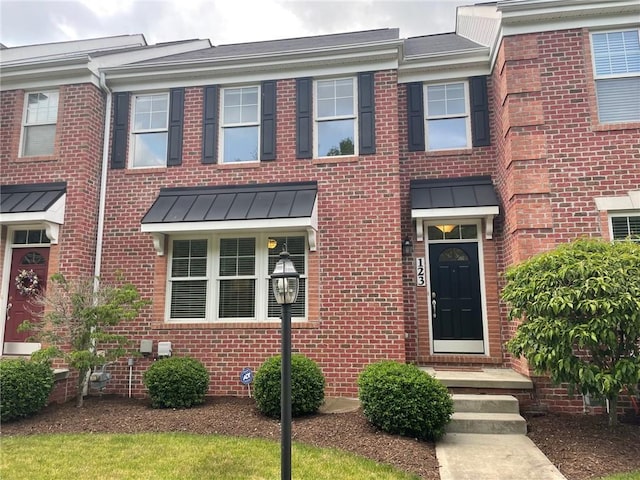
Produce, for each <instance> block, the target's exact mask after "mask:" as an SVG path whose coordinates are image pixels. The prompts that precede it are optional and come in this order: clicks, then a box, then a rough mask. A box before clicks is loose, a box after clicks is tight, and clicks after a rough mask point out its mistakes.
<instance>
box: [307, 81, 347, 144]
mask: <svg viewBox="0 0 640 480" xmlns="http://www.w3.org/2000/svg"><path fill="white" fill-rule="evenodd" d="M315 87H316V88H315V99H316V102H315V103H316V112H315V121H316V133H317V134H316V136H315V137H316V145H315V147H316V155H315V156H316V157H331V156H339V155H354V154H357V152H356V151H355V145H357V138H356V131H357V130H356V125H357V122H356V117H357V106H356V98H357V96H356V92H357V90H356V81H355V78H336V79H331V80H317V81H316V82H315Z"/></svg>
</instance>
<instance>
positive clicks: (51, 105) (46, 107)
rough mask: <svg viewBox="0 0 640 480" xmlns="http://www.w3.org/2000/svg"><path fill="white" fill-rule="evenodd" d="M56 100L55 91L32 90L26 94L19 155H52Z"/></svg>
mask: <svg viewBox="0 0 640 480" xmlns="http://www.w3.org/2000/svg"><path fill="white" fill-rule="evenodd" d="M58 100H59V93H58V92H57V91H48V92H32V93H28V94H27V95H26V99H25V114H24V123H23V127H22V155H21V156H23V157H33V156H39V155H53V153H54V145H55V137H56V122H57V119H58Z"/></svg>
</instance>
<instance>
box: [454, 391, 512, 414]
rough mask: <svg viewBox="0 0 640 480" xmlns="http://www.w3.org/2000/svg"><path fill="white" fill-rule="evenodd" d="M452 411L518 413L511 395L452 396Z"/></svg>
mask: <svg viewBox="0 0 640 480" xmlns="http://www.w3.org/2000/svg"><path fill="white" fill-rule="evenodd" d="M451 397H452V398H453V405H454V411H456V412H478V413H516V414H519V413H520V408H519V405H518V399H517V398H516V397H514V396H512V395H475V394H454V395H452V396H451Z"/></svg>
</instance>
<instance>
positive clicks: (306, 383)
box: [253, 354, 325, 418]
mask: <svg viewBox="0 0 640 480" xmlns="http://www.w3.org/2000/svg"><path fill="white" fill-rule="evenodd" d="M280 358H281V357H280V355H276V356H275V357H271V358H269V359H268V360H267V361H266V362H264V363H263V364H262V366H261V367H260V368H259V369H258V371H257V372H256V376H255V379H254V391H253V394H254V397H255V399H256V404H257V406H258V410H260V412H262V413H263V414H265V415H268V416H270V417H274V418H280V378H281V361H280ZM324 384H325V382H324V376H323V375H322V371H321V370H320V367H318V365H317V364H316V363H315V362H314V361H313V360H311V359H310V358H307V357H305V356H304V355H302V354H293V355H291V416H293V417H299V416H301V415H309V414H312V413H316V412H317V411H318V409H319V408H320V405H322V402H323V401H324Z"/></svg>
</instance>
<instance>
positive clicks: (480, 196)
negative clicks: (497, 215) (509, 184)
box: [411, 176, 500, 209]
mask: <svg viewBox="0 0 640 480" xmlns="http://www.w3.org/2000/svg"><path fill="white" fill-rule="evenodd" d="M498 205H500V203H499V202H498V196H497V195H496V191H495V190H494V188H493V183H492V182H491V177H488V176H486V177H462V178H451V179H437V180H411V208H412V209H432V208H459V207H489V206H498Z"/></svg>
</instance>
